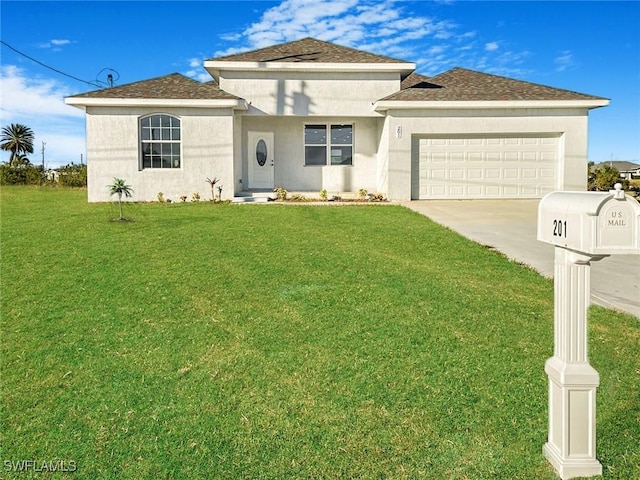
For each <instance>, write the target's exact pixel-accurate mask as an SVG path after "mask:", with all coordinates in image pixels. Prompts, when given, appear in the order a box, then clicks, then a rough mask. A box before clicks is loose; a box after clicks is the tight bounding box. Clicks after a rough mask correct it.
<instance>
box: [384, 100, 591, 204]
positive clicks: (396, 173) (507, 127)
mask: <svg viewBox="0 0 640 480" xmlns="http://www.w3.org/2000/svg"><path fill="white" fill-rule="evenodd" d="M386 121H387V128H386V130H385V132H383V133H384V137H385V138H386V139H387V141H388V145H389V148H388V161H387V163H388V168H387V171H388V175H389V179H388V191H387V194H388V196H389V198H391V199H394V200H410V199H411V191H412V155H414V154H415V153H416V152H415V144H416V142H415V139H416V138H419V137H420V136H424V135H459V136H461V137H464V136H466V135H501V134H530V135H536V134H552V135H558V136H560V152H559V154H560V157H559V158H560V160H559V161H560V164H559V166H558V185H557V188H558V189H559V190H585V188H586V182H587V134H588V131H587V123H588V122H587V110H586V109H544V110H542V109H541V110H533V109H520V110H516V109H494V110H458V111H455V110H430V111H428V110H424V111H416V110H395V111H394V110H390V111H389V112H388V117H387V119H386ZM397 127H400V129H401V132H402V133H401V135H400V138H397V133H396V132H397ZM383 143H384V142H383ZM382 154H383V152H382V150H381V155H382Z"/></svg>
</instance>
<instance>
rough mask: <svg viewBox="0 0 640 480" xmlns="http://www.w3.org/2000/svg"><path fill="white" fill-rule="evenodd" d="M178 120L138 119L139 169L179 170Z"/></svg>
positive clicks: (162, 118) (164, 117) (149, 117)
mask: <svg viewBox="0 0 640 480" xmlns="http://www.w3.org/2000/svg"><path fill="white" fill-rule="evenodd" d="M180 138H181V137H180V119H179V118H177V117H174V116H171V115H162V114H157V115H149V116H147V117H142V118H141V119H140V151H141V152H142V161H141V162H140V164H141V168H142V169H145V168H180Z"/></svg>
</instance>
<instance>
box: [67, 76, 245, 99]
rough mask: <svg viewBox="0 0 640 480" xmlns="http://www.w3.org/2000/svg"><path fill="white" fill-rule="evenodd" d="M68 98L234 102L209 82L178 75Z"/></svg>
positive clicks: (229, 95) (233, 97)
mask: <svg viewBox="0 0 640 480" xmlns="http://www.w3.org/2000/svg"><path fill="white" fill-rule="evenodd" d="M70 98H149V99H179V100H184V99H189V100H211V99H213V100H227V99H229V100H235V99H238V97H236V96H235V95H231V94H230V93H227V92H225V91H224V90H222V89H220V87H218V84H217V83H215V82H213V81H211V82H206V83H201V82H198V81H197V80H193V79H191V78H188V77H185V76H184V75H181V74H179V73H172V74H170V75H166V76H164V77H157V78H152V79H150V80H142V81H140V82H135V83H129V84H127V85H121V86H117V87H111V88H105V89H102V90H94V91H92V92H87V93H81V94H80V95H74V96H73V97H70Z"/></svg>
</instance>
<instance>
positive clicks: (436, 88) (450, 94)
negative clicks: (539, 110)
mask: <svg viewBox="0 0 640 480" xmlns="http://www.w3.org/2000/svg"><path fill="white" fill-rule="evenodd" d="M414 76H415V77H417V74H413V75H411V76H410V77H408V78H407V79H406V80H405V82H406V83H405V82H403V84H405V85H404V87H405V88H402V89H401V90H400V91H398V92H396V93H394V94H392V95H390V96H388V97H386V98H383V99H381V100H379V101H378V104H379V106H380V105H386V104H392V103H393V102H397V103H401V102H402V103H404V102H416V103H422V102H441V103H442V105H443V106H445V103H446V104H448V103H449V102H550V101H551V102H558V101H561V102H584V103H585V106H587V104H588V105H592V106H593V107H595V106H604V105H607V104H608V103H609V101H608V100H607V99H605V98H602V97H596V96H593V95H586V94H583V93H578V92H573V91H570V90H563V89H560V88H553V87H548V86H546V85H540V84H537V83H530V82H525V81H522V80H514V79H511V78H506V77H500V76H498V75H491V74H488V73H481V72H476V71H474V70H468V69H466V68H460V67H456V68H453V69H451V70H448V71H446V72H444V73H441V74H438V75H436V76H435V77H431V78H427V77H424V76H422V75H420V77H422V78H421V79H420V80H416V78H414V81H412V82H407V81H408V80H410V79H411V78H412V77H414ZM446 106H449V107H450V106H451V105H446Z"/></svg>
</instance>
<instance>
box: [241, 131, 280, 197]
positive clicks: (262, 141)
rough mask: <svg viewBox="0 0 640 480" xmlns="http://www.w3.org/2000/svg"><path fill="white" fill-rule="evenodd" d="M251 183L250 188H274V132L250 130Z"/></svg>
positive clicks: (248, 149)
mask: <svg viewBox="0 0 640 480" xmlns="http://www.w3.org/2000/svg"><path fill="white" fill-rule="evenodd" d="M247 151H248V152H249V185H248V188H249V189H252V188H255V189H262V188H268V189H272V188H273V186H274V183H273V182H274V180H273V132H249V144H248V148H247Z"/></svg>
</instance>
